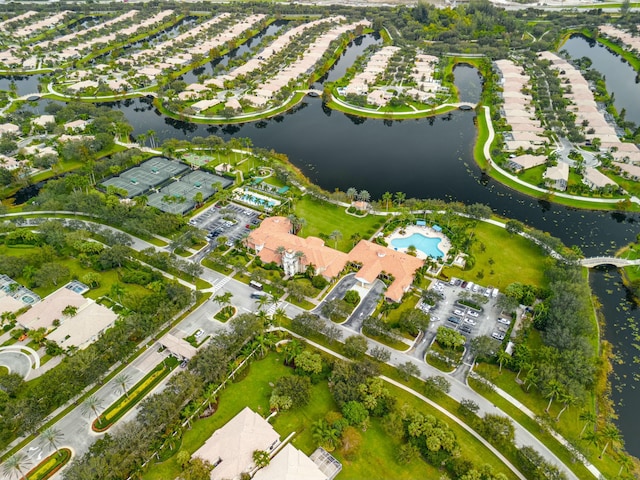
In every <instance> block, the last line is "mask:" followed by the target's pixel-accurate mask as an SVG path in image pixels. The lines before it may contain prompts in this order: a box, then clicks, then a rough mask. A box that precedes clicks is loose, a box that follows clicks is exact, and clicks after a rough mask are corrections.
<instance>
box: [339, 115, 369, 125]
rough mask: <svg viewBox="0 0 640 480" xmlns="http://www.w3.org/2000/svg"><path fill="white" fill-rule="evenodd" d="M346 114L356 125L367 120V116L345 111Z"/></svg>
mask: <svg viewBox="0 0 640 480" xmlns="http://www.w3.org/2000/svg"><path fill="white" fill-rule="evenodd" d="M344 116H345V117H347V118H348V119H349V120H351V122H352V123H353V124H354V125H362V124H363V123H364V122H366V121H367V118H366V117H359V116H357V115H350V114H348V113H345V114H344Z"/></svg>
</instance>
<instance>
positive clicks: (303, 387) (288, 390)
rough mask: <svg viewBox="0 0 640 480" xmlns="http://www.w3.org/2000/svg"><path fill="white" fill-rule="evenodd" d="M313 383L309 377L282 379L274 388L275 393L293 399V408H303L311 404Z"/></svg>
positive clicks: (287, 377) (290, 376)
mask: <svg viewBox="0 0 640 480" xmlns="http://www.w3.org/2000/svg"><path fill="white" fill-rule="evenodd" d="M310 392H311V381H310V380H309V377H299V376H297V375H296V376H293V375H289V376H285V377H280V378H279V379H278V381H277V382H276V384H275V386H274V387H273V393H274V394H276V395H278V396H281V397H289V398H290V399H291V408H297V407H303V406H305V405H306V404H308V403H309V398H310Z"/></svg>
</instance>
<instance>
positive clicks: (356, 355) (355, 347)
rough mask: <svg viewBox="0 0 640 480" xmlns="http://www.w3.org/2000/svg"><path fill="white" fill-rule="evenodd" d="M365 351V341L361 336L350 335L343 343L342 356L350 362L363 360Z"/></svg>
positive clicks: (366, 347)
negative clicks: (349, 359)
mask: <svg viewBox="0 0 640 480" xmlns="http://www.w3.org/2000/svg"><path fill="white" fill-rule="evenodd" d="M367 349H368V345H367V339H366V338H364V337H363V336H362V335H352V336H350V337H348V338H347V339H345V341H344V350H343V352H344V355H345V356H346V357H348V358H351V359H352V360H360V359H361V358H363V357H364V355H365V353H367Z"/></svg>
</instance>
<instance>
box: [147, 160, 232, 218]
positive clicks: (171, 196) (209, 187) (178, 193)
mask: <svg viewBox="0 0 640 480" xmlns="http://www.w3.org/2000/svg"><path fill="white" fill-rule="evenodd" d="M232 183H233V182H232V181H231V180H229V179H228V178H224V177H219V176H218V175H212V174H210V173H207V172H203V171H201V170H196V171H193V172H189V173H187V174H186V175H184V176H183V177H181V178H180V179H178V180H176V181H175V182H173V183H170V184H169V185H167V186H165V187H162V188H161V189H160V191H159V192H156V193H153V194H152V195H150V196H149V200H148V204H149V205H150V206H152V207H155V208H158V209H160V210H162V211H163V212H168V213H181V214H184V213H186V212H188V211H189V210H191V209H192V208H193V207H195V205H196V201H195V197H196V195H197V194H198V192H200V193H202V200H203V201H204V200H207V199H208V198H209V197H211V196H212V195H213V194H214V193H216V191H217V190H216V187H214V185H217V186H219V188H225V187H228V186H229V185H231V184H232Z"/></svg>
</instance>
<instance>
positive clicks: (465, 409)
mask: <svg viewBox="0 0 640 480" xmlns="http://www.w3.org/2000/svg"><path fill="white" fill-rule="evenodd" d="M479 410H480V405H478V404H477V403H476V402H474V401H473V400H470V399H468V398H463V399H462V400H460V406H459V407H458V411H459V412H460V413H461V414H462V415H463V416H465V417H468V416H471V415H472V414H473V415H477V414H478V411H479Z"/></svg>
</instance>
